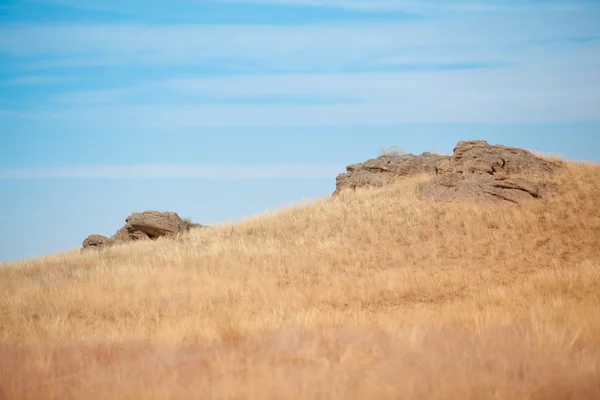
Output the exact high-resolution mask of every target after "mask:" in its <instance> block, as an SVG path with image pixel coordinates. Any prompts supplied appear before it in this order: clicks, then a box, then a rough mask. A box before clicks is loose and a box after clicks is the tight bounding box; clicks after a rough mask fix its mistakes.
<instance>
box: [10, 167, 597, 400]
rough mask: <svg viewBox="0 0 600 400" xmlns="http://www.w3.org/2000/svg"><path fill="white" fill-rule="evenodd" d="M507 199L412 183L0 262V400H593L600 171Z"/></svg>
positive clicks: (570, 172)
mask: <svg viewBox="0 0 600 400" xmlns="http://www.w3.org/2000/svg"><path fill="white" fill-rule="evenodd" d="M550 179H551V180H552V181H553V182H554V183H555V184H556V185H557V192H556V194H555V195H554V196H553V197H549V198H545V199H542V200H532V201H530V202H526V203H524V204H521V205H518V206H514V205H510V206H504V205H503V206H498V205H490V204H448V203H435V202H432V201H428V200H424V199H421V198H420V196H419V194H418V192H417V186H418V185H419V184H420V183H422V182H424V181H426V180H427V177H417V178H414V179H409V180H404V181H399V182H397V183H396V184H394V185H390V186H387V187H383V188H377V189H373V188H366V189H360V190H357V191H356V192H344V193H342V194H341V195H340V196H337V197H335V198H332V199H326V200H322V201H319V202H316V203H314V204H308V205H301V206H297V207H293V208H290V209H286V210H283V211H280V212H275V213H272V214H268V215H264V216H260V217H257V218H253V219H250V220H247V221H244V222H241V223H239V224H235V225H227V226H217V227H212V228H209V229H200V230H195V231H192V232H191V233H190V234H189V235H187V236H185V237H183V238H181V239H180V240H176V241H173V240H159V241H157V242H136V243H133V244H129V245H122V246H116V247H113V248H109V249H107V250H105V251H103V252H87V253H83V254H80V253H79V252H74V253H68V254H61V255H55V256H50V257H45V258H40V259H35V260H28V261H23V262H19V263H14V264H10V265H6V266H4V267H2V268H1V269H0V360H2V361H1V362H0V398H6V399H42V398H56V399H68V398H74V399H108V398H111V399H113V398H114V399H132V398H140V399H166V398H181V399H183V398H257V399H262V398H273V399H283V398H285V399H293V398H307V399H308V398H310V399H313V398H323V399H329V398H364V399H397V398H407V399H424V398H428V399H437V398H439V399H448V398H450V399H452V398H454V399H481V398H494V399H519V398H521V399H552V398H556V399H563V398H577V399H585V398H597V397H596V396H597V395H598V393H600V198H599V195H600V167H598V166H593V165H584V164H569V165H568V166H567V168H566V169H565V171H564V173H561V174H559V175H556V176H554V177H552V178H550Z"/></svg>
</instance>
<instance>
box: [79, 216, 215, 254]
mask: <svg viewBox="0 0 600 400" xmlns="http://www.w3.org/2000/svg"><path fill="white" fill-rule="evenodd" d="M125 222H126V223H125V226H123V227H122V228H121V229H119V230H118V231H117V232H116V233H115V234H114V235H112V236H111V237H110V238H107V237H104V236H100V235H90V236H89V237H88V238H87V239H86V240H85V241H84V242H83V247H84V248H101V247H106V246H112V245H113V244H116V243H124V242H131V241H135V240H148V239H156V238H159V237H163V236H174V235H176V234H178V233H182V232H187V231H188V230H190V229H192V228H202V227H204V226H203V225H200V224H196V223H194V222H192V221H191V220H189V219H187V218H186V219H181V218H180V217H179V215H177V213H174V212H168V211H166V212H163V213H161V212H158V211H144V212H142V213H133V214H131V215H130V216H129V217H127V219H126V220H125Z"/></svg>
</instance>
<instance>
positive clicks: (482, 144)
mask: <svg viewBox="0 0 600 400" xmlns="http://www.w3.org/2000/svg"><path fill="white" fill-rule="evenodd" d="M560 168H561V163H560V162H559V161H551V160H548V159H545V158H541V157H537V156H536V155H534V154H533V153H531V152H529V151H527V150H523V149H519V148H515V147H507V146H502V145H490V144H489V143H487V142H486V141H483V140H471V141H461V142H459V143H458V144H457V145H456V147H455V148H454V152H453V155H452V156H442V155H435V154H431V153H423V154H421V155H418V156H416V155H412V154H407V155H402V156H399V157H380V158H377V159H373V160H368V161H366V162H364V163H360V164H353V165H349V166H348V167H346V170H347V172H346V173H343V174H340V175H339V176H338V177H337V179H336V191H335V193H334V194H337V193H339V192H341V191H342V190H345V189H353V188H356V187H360V186H380V185H383V184H387V183H390V182H392V181H394V180H396V179H399V178H402V177H409V176H415V175H419V174H430V175H432V178H431V179H430V181H429V182H427V183H426V184H425V185H423V186H422V187H421V193H422V194H423V195H424V196H425V197H428V198H431V199H434V200H440V201H470V200H483V201H493V202H510V203H519V202H520V201H522V200H525V199H529V198H540V197H542V196H543V195H545V194H546V193H548V192H549V191H550V188H549V187H548V186H546V185H544V184H540V183H537V182H534V181H532V180H529V179H528V177H530V176H539V175H549V174H552V173H554V172H555V171H557V170H558V169H560Z"/></svg>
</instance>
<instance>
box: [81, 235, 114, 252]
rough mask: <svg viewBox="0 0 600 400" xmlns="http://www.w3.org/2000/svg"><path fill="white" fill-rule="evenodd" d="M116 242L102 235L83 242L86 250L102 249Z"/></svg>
mask: <svg viewBox="0 0 600 400" xmlns="http://www.w3.org/2000/svg"><path fill="white" fill-rule="evenodd" d="M113 244H114V240H112V239H109V238H107V237H106V236H102V235H96V234H93V235H90V236H88V237H87V238H86V239H85V240H84V241H83V248H84V249H100V248H102V247H107V246H112V245H113Z"/></svg>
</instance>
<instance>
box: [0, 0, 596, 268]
mask: <svg viewBox="0 0 600 400" xmlns="http://www.w3.org/2000/svg"><path fill="white" fill-rule="evenodd" d="M598 21H600V2H599V1H585V0H582V1H578V0H572V1H556V0H546V1H540V0H524V1H507V0H483V1H469V0H464V1H444V0H432V1H414V0H370V1H366V0H329V1H327V0H201V1H200V0H171V1H168V2H167V1H158V0H150V1H148V0H146V1H140V0H122V1H107V0H86V1H82V0H0V262H1V261H9V260H15V259H20V258H24V257H33V256H38V255H41V254H46V253H51V252H57V251H63V250H70V249H72V248H76V247H78V246H79V245H80V243H81V241H82V240H83V239H84V238H85V237H86V236H87V235H88V234H90V233H101V234H105V235H110V234H112V233H113V232H114V231H115V230H116V229H118V228H119V227H120V226H121V225H122V224H123V220H124V218H125V217H126V216H127V215H128V214H129V213H131V212H133V211H142V210H145V209H158V210H171V211H176V212H178V213H180V214H181V215H182V216H189V217H191V218H193V219H194V220H197V221H198V222H201V223H205V224H212V223H216V222H219V221H227V220H236V219H239V218H242V217H244V216H249V215H252V214H254V213H257V212H261V211H264V210H268V209H272V208H278V207H281V206H284V205H286V204H290V203H295V202H299V201H301V200H303V199H312V198H317V197H323V196H326V195H328V194H329V193H331V192H332V191H333V190H334V187H335V176H336V174H337V173H339V172H342V171H343V169H344V166H345V165H346V164H349V163H354V162H359V161H364V160H366V159H368V158H371V157H375V156H377V153H378V150H379V148H380V147H381V146H387V145H392V144H396V145H398V146H399V147H401V148H403V149H404V150H405V151H407V152H416V153H419V152H422V151H438V152H442V153H449V152H451V151H452V148H453V146H454V145H455V144H456V142H457V141H458V140H463V139H486V140H488V141H490V142H492V143H502V144H506V145H512V146H519V147H525V148H529V149H533V150H538V151H542V152H551V153H560V154H562V155H563V156H565V157H566V158H569V159H578V160H583V159H585V160H590V161H596V162H598V161H600V154H599V150H600V106H599V105H600V24H598Z"/></svg>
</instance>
